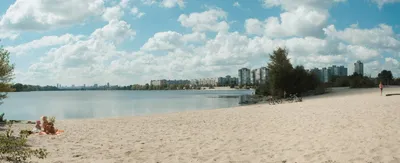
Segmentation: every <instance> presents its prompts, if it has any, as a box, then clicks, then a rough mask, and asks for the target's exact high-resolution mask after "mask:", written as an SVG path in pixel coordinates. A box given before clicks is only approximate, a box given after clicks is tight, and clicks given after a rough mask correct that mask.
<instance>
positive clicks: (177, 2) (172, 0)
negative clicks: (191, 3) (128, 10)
mask: <svg viewBox="0 0 400 163" xmlns="http://www.w3.org/2000/svg"><path fill="white" fill-rule="evenodd" d="M142 2H143V3H144V4H146V5H153V4H159V5H160V6H161V7H165V8H173V7H175V6H179V7H180V8H184V7H185V0H142Z"/></svg>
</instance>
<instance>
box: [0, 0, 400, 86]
mask: <svg viewBox="0 0 400 163" xmlns="http://www.w3.org/2000/svg"><path fill="white" fill-rule="evenodd" d="M0 15H1V17H0V39H1V40H2V41H1V42H0V45H3V47H4V48H5V49H7V50H8V51H10V52H11V61H12V62H13V63H15V65H16V70H15V80H14V82H22V83H26V84H39V85H47V84H49V85H56V84H57V83H60V84H63V85H71V84H75V85H79V84H86V85H91V84H95V83H97V84H105V83H107V82H110V83H111V84H119V85H121V84H124V85H125V84H135V83H139V84H144V83H147V82H149V80H151V79H163V78H165V79H193V78H202V77H218V76H225V75H232V76H237V70H238V69H239V68H242V67H248V68H257V67H260V66H265V65H266V64H267V63H268V54H270V53H271V52H272V51H273V50H274V49H275V48H276V47H279V46H280V47H286V48H287V49H289V56H290V58H291V61H292V63H293V64H294V65H299V64H301V65H304V66H305V67H306V68H313V67H324V66H329V65H332V64H336V65H345V66H348V67H349V73H352V71H353V69H354V67H353V63H354V62H355V61H356V60H361V61H363V62H364V63H365V67H364V68H365V73H366V75H372V76H375V75H376V74H377V73H378V72H379V71H381V70H382V69H390V70H391V71H392V72H393V73H394V75H395V76H397V77H399V76H400V63H399V60H400V19H399V18H398V16H399V15H400V0H121V1H117V0H68V1H66V0H1V1H0Z"/></svg>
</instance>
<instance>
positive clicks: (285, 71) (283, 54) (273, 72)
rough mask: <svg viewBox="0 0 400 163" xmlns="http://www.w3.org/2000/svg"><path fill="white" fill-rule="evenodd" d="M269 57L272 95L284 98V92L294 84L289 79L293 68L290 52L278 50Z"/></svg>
mask: <svg viewBox="0 0 400 163" xmlns="http://www.w3.org/2000/svg"><path fill="white" fill-rule="evenodd" d="M269 56H270V62H269V63H268V69H269V76H270V81H269V83H270V89H271V92H270V93H271V94H272V95H274V96H278V97H283V95H284V92H285V91H287V88H289V87H291V86H290V84H291V82H292V81H290V80H289V79H290V75H291V71H292V70H293V66H292V64H291V63H290V60H289V58H288V50H287V49H283V48H278V49H277V50H274V51H273V54H272V55H269Z"/></svg>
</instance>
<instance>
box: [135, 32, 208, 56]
mask: <svg viewBox="0 0 400 163" xmlns="http://www.w3.org/2000/svg"><path fill="white" fill-rule="evenodd" d="M205 39H206V36H205V34H204V33H192V34H187V35H182V34H180V33H178V32H174V31H167V32H159V33H156V34H154V36H153V37H152V38H150V39H149V40H148V41H147V42H146V43H145V44H144V45H143V46H142V48H141V50H144V51H161V50H175V49H177V48H182V47H184V46H185V44H187V43H190V42H199V41H204V40H205Z"/></svg>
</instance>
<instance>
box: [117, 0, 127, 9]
mask: <svg viewBox="0 0 400 163" xmlns="http://www.w3.org/2000/svg"><path fill="white" fill-rule="evenodd" d="M119 5H120V6H121V7H122V8H127V7H128V5H129V0H121V2H119Z"/></svg>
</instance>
